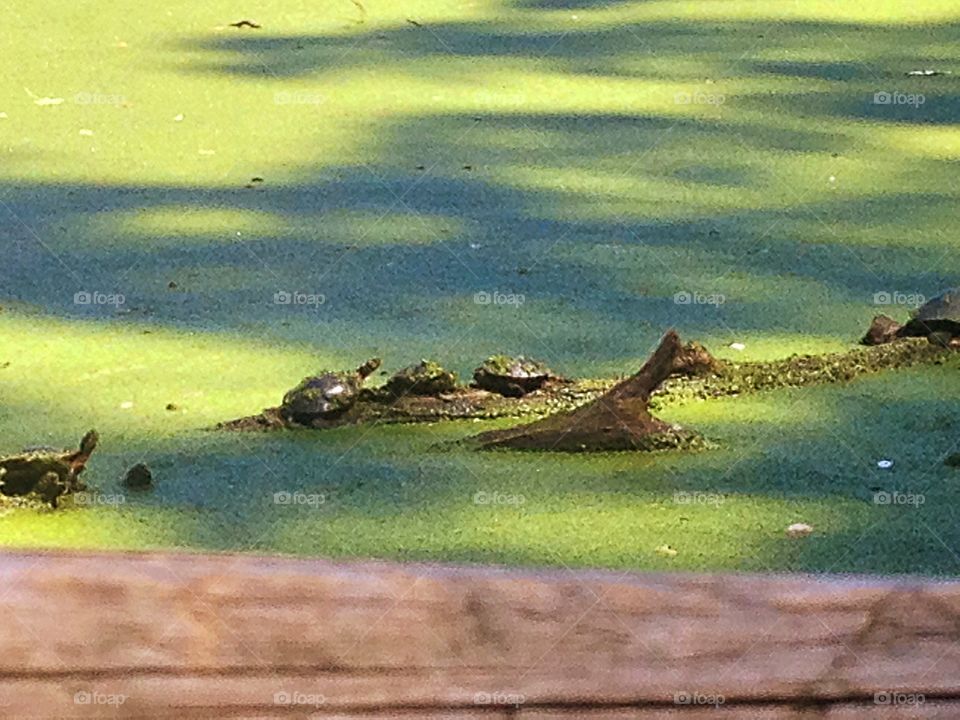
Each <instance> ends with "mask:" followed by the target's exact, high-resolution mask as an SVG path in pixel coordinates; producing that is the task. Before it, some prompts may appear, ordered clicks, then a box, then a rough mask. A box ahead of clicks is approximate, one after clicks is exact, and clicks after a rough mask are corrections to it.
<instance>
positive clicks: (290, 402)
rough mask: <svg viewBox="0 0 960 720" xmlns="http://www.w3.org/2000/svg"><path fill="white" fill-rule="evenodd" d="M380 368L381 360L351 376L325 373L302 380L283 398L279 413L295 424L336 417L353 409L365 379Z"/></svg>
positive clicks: (368, 362)
mask: <svg viewBox="0 0 960 720" xmlns="http://www.w3.org/2000/svg"><path fill="white" fill-rule="evenodd" d="M378 367H380V359H379V358H373V359H371V360H368V361H367V362H365V363H364V364H363V365H361V366H360V367H359V368H357V369H356V370H354V371H353V372H343V371H331V370H324V371H323V372H321V373H319V374H318V375H313V376H311V377H307V378H304V379H303V380H302V381H301V382H300V384H299V385H297V386H296V387H295V388H293V389H292V390H290V391H288V392H287V394H286V395H284V396H283V404H282V405H281V412H282V413H283V415H284V416H285V417H287V418H290V419H292V420H295V421H296V422H301V423H309V422H310V421H311V420H315V419H317V418H324V419H331V418H335V417H338V416H340V415H342V414H343V413H345V412H346V411H347V410H349V409H350V408H351V407H353V405H354V403H356V401H357V396H358V395H359V394H360V387H361V386H362V385H363V381H364V380H366V378H367V376H369V375H370V374H371V373H373V372H374V371H375V370H376V369H377V368H378Z"/></svg>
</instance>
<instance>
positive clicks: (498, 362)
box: [473, 355, 554, 397]
mask: <svg viewBox="0 0 960 720" xmlns="http://www.w3.org/2000/svg"><path fill="white" fill-rule="evenodd" d="M553 377H554V374H553V373H552V372H551V371H550V368H548V367H547V366H546V365H544V364H543V363H542V362H540V361H538V360H532V359H530V358H526V357H524V356H523V355H519V356H517V357H511V356H509V355H493V356H491V357H489V358H487V359H486V360H485V361H484V363H483V365H481V366H480V367H478V368H477V369H476V370H474V372H473V381H474V384H475V385H476V386H477V387H479V388H482V389H483V390H488V391H490V392H495V393H499V394H500V395H505V396H507V397H521V396H523V395H526V394H527V393H530V392H533V391H534V390H539V389H540V388H541V387H543V386H544V385H545V384H546V383H547V381H548V380H550V379H551V378H553Z"/></svg>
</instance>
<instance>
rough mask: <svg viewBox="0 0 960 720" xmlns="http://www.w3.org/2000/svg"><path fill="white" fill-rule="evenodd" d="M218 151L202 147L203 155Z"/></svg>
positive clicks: (201, 152)
mask: <svg viewBox="0 0 960 720" xmlns="http://www.w3.org/2000/svg"><path fill="white" fill-rule="evenodd" d="M215 153H216V150H207V149H206V148H200V154H201V155H213V154H215Z"/></svg>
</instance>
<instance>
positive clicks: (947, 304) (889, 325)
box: [861, 288, 960, 346]
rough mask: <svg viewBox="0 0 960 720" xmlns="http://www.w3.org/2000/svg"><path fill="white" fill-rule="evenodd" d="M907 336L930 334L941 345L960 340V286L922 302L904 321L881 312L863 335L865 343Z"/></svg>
mask: <svg viewBox="0 0 960 720" xmlns="http://www.w3.org/2000/svg"><path fill="white" fill-rule="evenodd" d="M905 337H926V338H929V339H930V342H935V343H939V344H941V345H944V346H947V345H957V344H958V341H960V288H951V289H950V290H947V291H946V292H945V293H943V294H942V295H939V296H937V297H935V298H933V299H932V300H929V301H927V302H926V303H924V304H923V305H921V306H920V307H919V308H918V309H917V310H916V311H915V312H914V313H913V314H912V316H911V317H910V319H909V320H908V321H907V322H906V323H905V324H903V325H901V324H900V323H898V322H897V321H896V320H894V319H893V318H890V317H887V316H886V315H877V316H876V317H875V318H874V319H873V322H872V323H870V329H869V330H867V334H866V335H864V336H863V339H862V340H861V342H862V343H863V344H864V345H882V344H883V343H888V342H892V341H893V340H897V339H899V338H905Z"/></svg>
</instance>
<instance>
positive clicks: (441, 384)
mask: <svg viewBox="0 0 960 720" xmlns="http://www.w3.org/2000/svg"><path fill="white" fill-rule="evenodd" d="M383 389H384V390H386V391H387V393H389V394H390V395H392V396H394V397H402V396H404V395H428V396H433V397H435V396H437V395H441V394H443V393H448V392H453V391H454V390H456V389H457V374H456V373H454V372H450V371H449V370H445V369H444V368H443V367H442V366H441V365H440V364H438V363H435V362H433V361H432V360H421V361H420V362H419V363H417V364H416V365H410V366H409V367H405V368H404V369H403V370H399V371H398V372H397V373H395V374H394V375H393V377H391V378H390V379H389V380H387V383H386V385H384V388H383Z"/></svg>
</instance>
